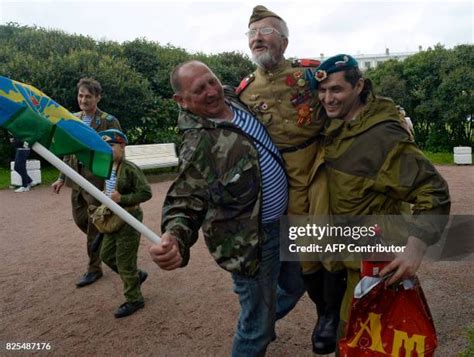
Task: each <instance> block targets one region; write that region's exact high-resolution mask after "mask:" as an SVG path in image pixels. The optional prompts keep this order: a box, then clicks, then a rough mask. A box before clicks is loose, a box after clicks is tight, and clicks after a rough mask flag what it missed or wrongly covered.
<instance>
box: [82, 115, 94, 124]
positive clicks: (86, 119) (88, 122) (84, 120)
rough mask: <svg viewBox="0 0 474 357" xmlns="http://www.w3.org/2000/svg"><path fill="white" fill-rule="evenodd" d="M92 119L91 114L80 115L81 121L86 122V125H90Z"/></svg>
mask: <svg viewBox="0 0 474 357" xmlns="http://www.w3.org/2000/svg"><path fill="white" fill-rule="evenodd" d="M92 119H93V117H92V116H90V115H84V116H83V117H82V122H83V123H84V124H86V125H87V126H91V123H92Z"/></svg>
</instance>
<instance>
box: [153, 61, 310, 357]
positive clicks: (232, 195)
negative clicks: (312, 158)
mask: <svg viewBox="0 0 474 357" xmlns="http://www.w3.org/2000/svg"><path fill="white" fill-rule="evenodd" d="M171 83H172V87H173V89H174V91H175V95H174V99H175V101H177V102H178V103H179V105H180V107H181V112H180V116H179V119H178V126H179V128H180V129H181V130H182V131H183V132H184V141H183V145H182V147H181V151H180V166H179V175H178V177H177V179H176V180H175V181H174V182H173V184H172V186H171V187H170V189H169V191H168V194H167V196H166V199H165V202H164V205H163V218H162V232H164V233H163V235H162V242H161V244H159V245H154V246H152V247H151V248H150V254H151V256H152V259H153V260H154V261H155V262H156V263H157V264H158V265H159V266H160V267H161V268H163V269H166V270H172V269H176V268H178V267H181V266H185V265H186V264H187V263H188V260H189V249H190V247H191V246H192V245H193V244H194V243H195V242H196V240H197V238H198V230H199V228H200V227H202V231H203V235H204V239H205V241H206V244H207V246H208V248H209V251H210V252H211V254H212V256H213V257H214V259H215V260H216V262H217V263H218V264H219V266H221V267H222V268H223V269H225V270H227V271H229V272H230V273H232V279H233V283H234V291H235V292H236V293H237V294H238V295H239V301H240V305H241V312H240V316H239V322H238V325H237V331H236V334H235V336H234V342H233V347H232V355H233V356H260V355H262V354H264V353H265V350H266V348H267V345H268V344H269V343H270V342H271V341H272V340H273V339H274V338H276V336H275V331H274V327H275V321H276V319H278V318H281V317H283V316H284V315H286V314H287V313H288V312H289V311H290V310H291V309H292V308H293V307H294V306H295V305H296V302H297V301H298V300H299V298H300V297H301V295H302V294H303V293H304V285H303V281H302V280H301V273H300V267H299V263H298V262H280V259H279V219H280V217H281V215H283V214H284V213H285V211H286V205H287V195H288V191H287V180H286V176H285V172H284V168H283V164H282V163H281V157H280V155H279V153H278V150H277V149H276V147H275V146H274V145H273V143H272V142H271V140H270V138H269V137H268V134H267V133H266V130H265V128H264V127H263V126H262V125H261V124H260V123H259V122H258V121H257V120H256V119H255V118H254V117H252V116H251V115H250V113H249V112H248V111H247V108H246V107H244V106H243V105H242V104H241V103H240V102H239V101H238V100H237V98H236V97H235V96H234V95H233V91H231V90H230V91H227V90H226V92H225V93H224V90H223V88H222V86H221V84H220V82H219V80H218V79H217V78H216V76H215V75H214V74H213V73H212V72H211V71H210V69H209V68H208V67H207V66H206V65H204V64H203V63H201V62H198V61H190V62H186V63H184V64H181V65H179V66H178V67H177V68H176V69H175V70H174V71H173V72H172V74H171ZM239 115H244V117H245V118H246V119H245V121H246V122H247V123H251V126H252V127H253V128H260V131H259V133H260V134H262V136H257V135H256V134H255V131H254V130H253V129H252V130H248V129H244V128H246V127H245V126H241V125H240V124H237V123H238V121H237V117H238V116H239ZM267 151H268V152H271V155H267V156H266V157H267V160H266V161H267V162H268V161H269V162H270V163H271V165H270V166H271V168H272V171H271V173H269V172H268V171H266V169H265V167H268V166H266V165H267V164H265V163H264V161H262V157H263V156H264V155H265V153H266V152H267ZM269 176H271V177H269ZM274 177H280V178H281V180H279V181H276V182H273V183H272V184H271V185H267V186H266V182H268V181H266V180H268V179H270V180H271V179H272V178H274ZM268 191H273V192H276V193H274V194H273V195H269V194H268ZM275 206H278V207H280V209H279V210H278V211H277V214H276V215H273V216H272V217H271V219H268V220H267V219H266V217H265V212H266V208H269V207H271V208H272V209H273V208H274V207H275ZM277 285H278V289H277Z"/></svg>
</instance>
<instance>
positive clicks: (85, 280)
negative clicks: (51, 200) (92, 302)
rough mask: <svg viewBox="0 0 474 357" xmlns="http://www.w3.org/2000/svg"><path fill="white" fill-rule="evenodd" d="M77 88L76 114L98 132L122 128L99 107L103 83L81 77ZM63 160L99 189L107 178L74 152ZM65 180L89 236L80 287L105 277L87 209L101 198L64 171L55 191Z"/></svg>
mask: <svg viewBox="0 0 474 357" xmlns="http://www.w3.org/2000/svg"><path fill="white" fill-rule="evenodd" d="M77 91H78V93H77V102H78V104H79V108H80V109H81V111H80V112H77V113H75V114H74V115H75V116H76V117H78V118H79V119H81V120H82V121H83V122H84V123H85V124H86V125H88V126H90V127H91V128H92V129H94V130H95V131H97V132H99V131H103V130H107V129H118V130H121V128H120V123H119V121H118V120H117V119H116V118H115V117H114V116H112V115H110V114H107V113H105V112H103V111H101V110H100V109H99V108H98V107H97V104H98V103H99V101H100V99H101V93H102V87H101V85H100V83H99V82H98V81H96V80H95V79H92V78H82V79H81V80H80V81H79V82H78V83H77ZM64 162H66V163H67V164H68V165H69V166H71V167H72V168H73V169H74V170H75V171H77V172H78V173H79V174H81V175H82V176H84V178H85V179H86V180H88V181H89V182H90V183H92V184H93V185H94V186H95V187H97V188H98V189H99V190H101V189H102V188H103V187H104V180H103V179H101V178H99V177H96V176H94V175H93V174H92V172H90V171H89V170H88V169H87V168H85V167H83V166H82V165H81V163H80V162H78V160H77V158H76V156H75V155H70V156H66V157H65V158H64ZM64 183H66V186H68V187H71V189H72V190H71V206H72V217H73V219H74V222H75V223H76V225H77V226H78V227H79V229H80V230H81V231H82V232H84V233H85V234H86V236H87V255H88V256H89V263H88V267H87V272H86V273H85V274H84V275H82V277H81V278H80V280H79V281H78V282H77V283H76V286H77V287H78V288H80V287H83V286H86V285H89V284H92V283H94V282H95V281H97V280H98V279H99V278H101V277H102V267H101V260H100V249H96V250H93V249H92V246H93V243H94V240H95V239H96V238H97V236H98V234H99V232H98V231H97V229H96V228H95V226H94V225H93V224H92V222H91V220H90V214H89V211H88V208H89V206H90V205H95V206H98V205H99V201H97V200H96V199H95V198H94V197H93V196H92V195H90V194H89V193H88V192H87V191H86V190H84V189H83V188H81V187H80V186H79V185H77V184H76V183H74V182H73V181H72V180H69V179H68V178H66V177H65V176H64V174H61V175H60V176H59V178H58V180H56V182H54V183H53V185H52V186H53V190H54V192H55V193H59V192H60V191H61V188H62V187H63V185H64Z"/></svg>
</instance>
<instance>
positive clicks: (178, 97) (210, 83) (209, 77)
mask: <svg viewBox="0 0 474 357" xmlns="http://www.w3.org/2000/svg"><path fill="white" fill-rule="evenodd" d="M170 82H171V86H172V88H173V91H174V93H175V94H174V95H173V99H174V101H176V102H177V103H178V104H179V105H180V106H181V108H183V109H185V110H187V111H189V112H191V113H193V114H195V115H198V116H200V117H205V118H221V119H228V118H229V115H230V113H231V112H230V108H229V107H228V105H227V104H226V102H225V99H224V89H223V88H222V84H221V82H220V81H219V79H218V78H217V77H216V75H215V74H214V72H212V71H211V69H210V68H209V67H208V66H207V65H205V64H204V63H202V62H200V61H195V60H193V61H188V62H184V63H181V64H180V65H178V66H176V67H175V69H174V70H173V71H172V72H171V75H170Z"/></svg>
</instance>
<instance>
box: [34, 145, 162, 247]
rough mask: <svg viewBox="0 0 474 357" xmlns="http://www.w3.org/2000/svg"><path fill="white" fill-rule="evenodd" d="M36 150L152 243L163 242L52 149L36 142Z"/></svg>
mask: <svg viewBox="0 0 474 357" xmlns="http://www.w3.org/2000/svg"><path fill="white" fill-rule="evenodd" d="M31 148H32V149H33V150H34V151H36V152H37V153H38V154H40V155H41V156H42V157H44V158H45V159H46V160H48V162H50V163H51V164H52V165H53V166H54V167H56V168H57V169H58V170H59V171H61V172H62V173H64V174H65V175H66V176H68V177H69V178H70V179H71V180H73V181H74V182H75V183H77V184H78V185H79V186H81V187H82V188H83V189H84V190H86V191H87V192H89V193H90V194H91V195H92V196H93V197H94V198H96V199H97V200H98V201H100V202H102V203H103V204H104V205H106V206H107V207H109V208H110V210H111V211H113V212H114V213H115V214H116V215H117V216H119V217H120V218H122V219H123V220H124V221H125V222H126V223H128V224H129V225H131V226H132V227H133V228H135V229H136V230H137V231H138V232H140V233H141V234H143V235H144V236H145V237H146V238H148V239H149V240H150V241H151V242H152V243H155V244H159V243H160V242H161V240H160V237H159V236H157V235H156V234H155V233H154V232H153V231H152V230H150V229H149V228H148V227H147V226H145V225H144V224H143V223H142V222H140V221H139V220H138V219H136V218H135V217H133V216H132V215H131V214H130V213H128V212H127V211H125V210H124V209H123V208H122V207H120V206H119V205H118V204H117V203H115V202H114V201H112V200H111V199H110V198H109V197H107V196H106V195H105V194H104V193H103V192H101V191H99V190H98V189H97V187H95V186H94V185H93V184H91V183H90V182H89V181H87V180H86V179H85V178H84V177H82V176H81V175H79V174H78V173H77V172H76V171H74V170H73V169H72V168H71V167H69V166H68V165H66V164H65V163H64V162H63V161H62V160H60V159H59V158H58V157H57V156H56V155H54V154H53V153H52V152H51V151H49V150H48V149H46V148H45V147H44V146H43V145H41V144H40V143H38V142H36V143H35V144H33V146H32V147H31Z"/></svg>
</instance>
